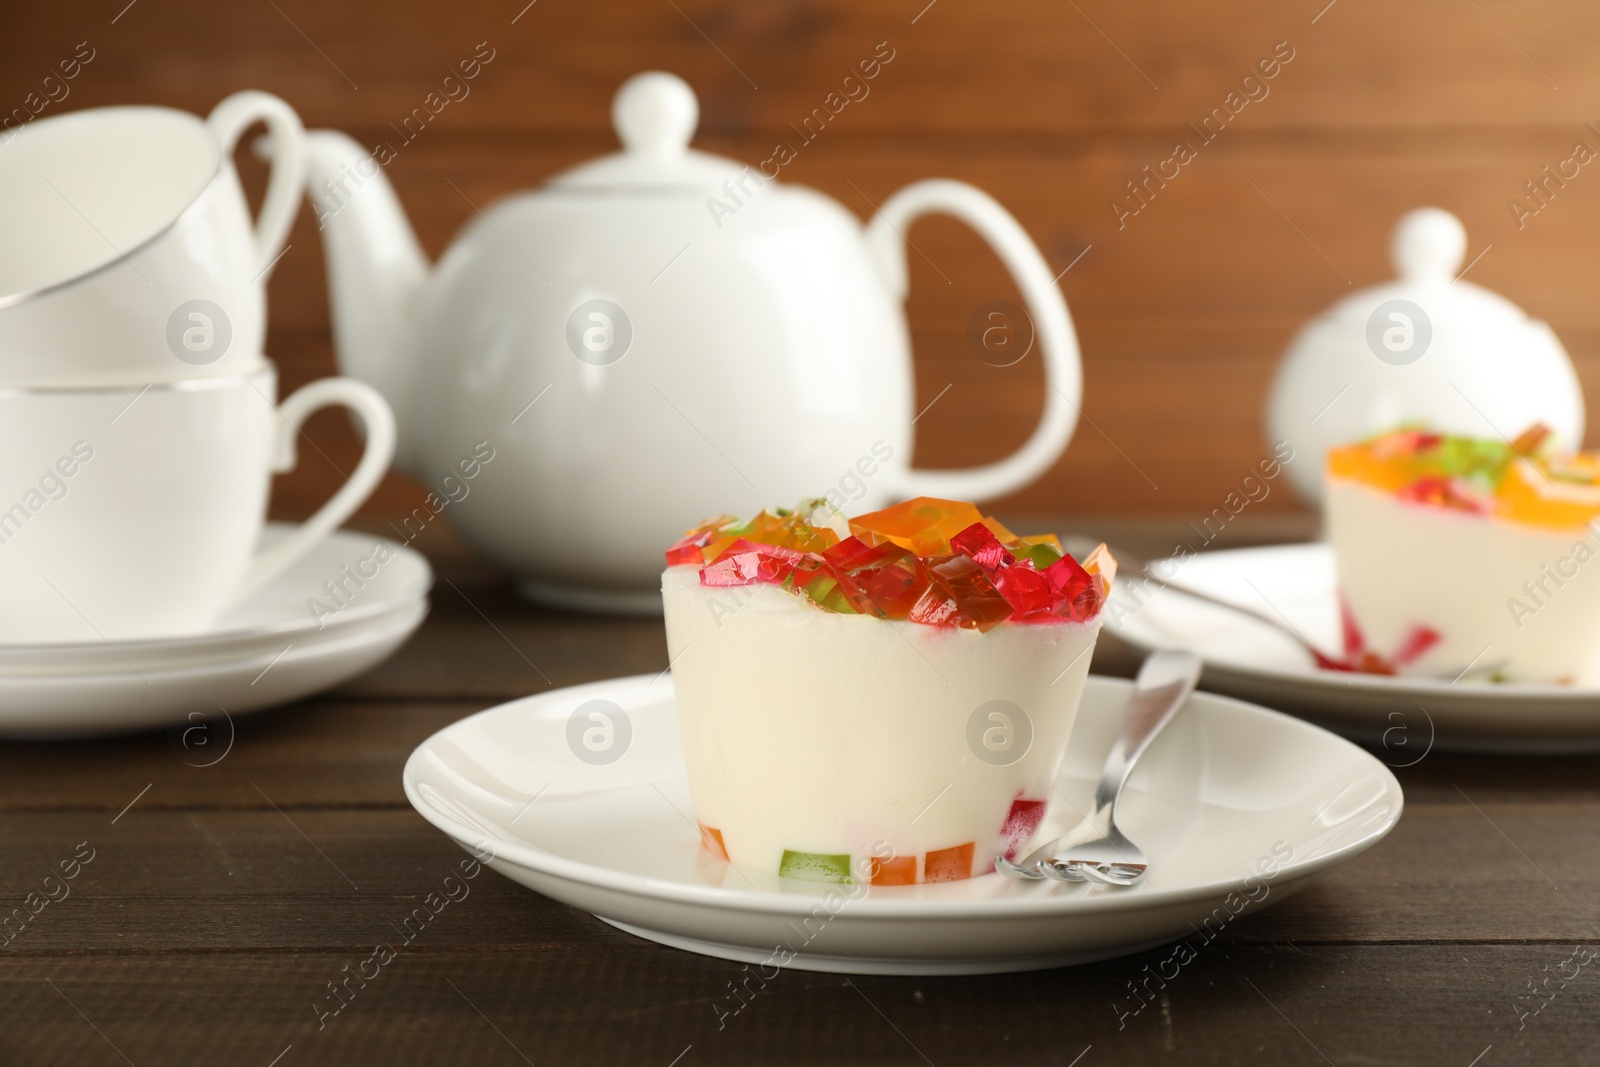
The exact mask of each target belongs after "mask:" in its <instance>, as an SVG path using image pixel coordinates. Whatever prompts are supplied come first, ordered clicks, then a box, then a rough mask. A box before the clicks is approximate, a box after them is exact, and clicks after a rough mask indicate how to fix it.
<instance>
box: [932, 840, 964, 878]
mask: <svg viewBox="0 0 1600 1067" xmlns="http://www.w3.org/2000/svg"><path fill="white" fill-rule="evenodd" d="M972 852H973V843H972V842H971V841H968V842H967V843H966V844H964V845H957V846H956V847H955V848H941V849H938V850H937V851H934V852H930V853H928V854H927V856H926V857H925V858H924V860H923V864H922V880H923V881H924V882H959V881H961V880H962V879H963V878H971V877H972Z"/></svg>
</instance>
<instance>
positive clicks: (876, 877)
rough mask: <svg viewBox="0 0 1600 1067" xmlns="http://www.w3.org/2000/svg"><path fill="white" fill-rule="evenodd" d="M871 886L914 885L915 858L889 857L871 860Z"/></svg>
mask: <svg viewBox="0 0 1600 1067" xmlns="http://www.w3.org/2000/svg"><path fill="white" fill-rule="evenodd" d="M872 884H873V885H916V884H917V857H915V856H890V857H889V858H888V859H881V860H880V859H876V858H874V859H873V860H872Z"/></svg>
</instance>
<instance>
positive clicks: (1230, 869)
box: [404, 675, 1403, 977]
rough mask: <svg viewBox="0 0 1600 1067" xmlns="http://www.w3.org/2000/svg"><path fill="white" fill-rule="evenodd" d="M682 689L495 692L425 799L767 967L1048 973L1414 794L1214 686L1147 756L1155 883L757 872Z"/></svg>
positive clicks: (1089, 696)
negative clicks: (855, 880)
mask: <svg viewBox="0 0 1600 1067" xmlns="http://www.w3.org/2000/svg"><path fill="white" fill-rule="evenodd" d="M1130 687H1131V683H1128V682H1125V681H1121V680H1118V679H1109V678H1098V677H1091V678H1090V679H1089V684H1088V688H1087V690H1086V691H1085V693H1084V698H1083V706H1082V711H1081V713H1080V717H1079V722H1078V725H1077V727H1076V728H1075V732H1074V734H1073V740H1072V745H1071V749H1070V751H1069V753H1068V756H1067V760H1066V763H1065V765H1064V766H1063V768H1062V772H1061V776H1060V778H1059V779H1058V785H1059V788H1060V791H1061V795H1060V796H1058V797H1056V798H1054V802H1053V803H1052V806H1051V812H1050V815H1049V816H1048V817H1047V819H1046V821H1045V824H1044V826H1042V827H1041V828H1040V834H1041V838H1042V837H1043V836H1044V835H1054V834H1056V833H1059V832H1060V830H1061V829H1063V828H1064V827H1065V825H1066V823H1067V822H1069V821H1076V820H1075V818H1073V810H1072V809H1073V807H1074V806H1076V807H1077V808H1079V809H1086V808H1087V805H1088V802H1089V799H1090V797H1091V796H1092V794H1093V792H1094V780H1095V778H1096V777H1097V775H1098V772H1099V767H1100V764H1101V763H1102V761H1103V760H1104V758H1105V753H1106V751H1107V750H1108V749H1109V748H1110V745H1111V737H1112V734H1113V733H1114V731H1115V729H1116V725H1117V722H1118V721H1119V719H1120V717H1121V712H1122V709H1123V707H1124V705H1125V704H1126V702H1127V698H1128V692H1129V689H1130ZM591 700H607V701H611V702H612V703H614V704H616V705H617V706H619V707H620V708H622V709H623V711H624V712H625V713H626V716H627V720H628V722H627V726H626V728H624V727H623V726H622V725H621V723H620V722H619V723H615V724H614V725H613V731H614V732H613V737H614V738H623V737H625V736H626V737H627V740H626V742H625V743H622V742H614V743H620V744H625V748H624V749H623V754H622V755H621V756H620V758H617V759H616V760H615V761H614V762H611V763H609V764H605V765H599V766H596V765H593V764H591V763H589V762H586V761H585V760H582V759H580V758H579V757H578V756H577V755H576V751H577V750H580V749H582V740H581V729H582V727H586V726H589V725H590V723H589V721H587V720H586V719H577V720H576V722H577V723H578V724H580V725H579V727H578V729H574V728H573V720H574V712H575V711H576V710H577V709H578V707H579V706H580V705H582V704H584V703H585V702H586V701H591ZM672 701H673V696H672V681H671V679H670V678H668V677H661V676H658V677H657V678H650V677H647V676H643V675H640V676H637V677H632V678H618V679H614V680H611V681H605V682H596V683H593V684H590V685H583V686H576V687H573V688H569V689H562V690H558V691H556V692H552V693H544V694H541V695H539V696H534V697H527V698H524V699H522V700H518V701H515V702H513V703H510V704H504V705H501V706H500V707H496V708H491V709H489V710H488V711H484V712H480V713H479V714H477V715H473V716H471V717H470V718H467V719H463V720H462V721H460V722H458V723H455V724H454V725H452V726H449V727H447V728H446V729H444V730H441V731H440V732H439V733H437V734H435V735H434V736H433V737H431V738H429V739H428V740H427V741H426V742H424V743H423V744H422V745H421V746H419V747H418V748H417V750H416V751H415V752H413V753H412V754H411V758H410V759H409V760H407V762H406V767H405V775H404V782H405V791H406V796H407V798H409V799H410V801H411V803H412V805H413V806H415V807H416V809H417V810H418V811H419V812H421V814H422V816H423V818H425V819H427V820H428V821H429V822H431V823H433V825H434V826H436V827H438V828H439V829H440V830H443V831H444V832H445V833H446V834H448V835H450V837H452V838H454V839H455V841H456V842H457V843H458V844H460V845H461V846H462V847H463V848H465V849H467V850H468V851H472V852H476V853H477V854H479V855H483V854H484V853H485V852H490V851H492V854H493V858H492V859H490V860H489V861H488V862H489V864H490V865H491V866H493V867H494V868H495V869H496V870H498V871H499V872H501V873H502V874H504V875H506V876H507V877H508V878H511V879H513V880H514V881H517V882H520V883H521V884H523V885H525V886H528V887H529V888H532V889H536V890H538V891H539V892H541V893H544V894H545V895H547V896H550V897H554V898H555V899H557V900H560V901H563V902H565V903H568V904H571V905H572V906H574V907H577V908H582V909H584V910H585V911H590V912H593V913H594V914H596V915H597V916H599V917H600V918H602V919H604V920H605V921H606V922H608V923H611V924H612V925H613V926H616V927H618V928H620V929H623V930H626V931H628V932H629V933H633V934H637V935H638V936H640V937H643V938H648V939H650V940H652V941H658V942H660V943H662V944H665V945H671V946H673V947H676V948H683V949H688V950H690V951H693V952H701V953H705V954H707V955H711V956H719V957H722V958H724V959H732V960H739V961H742V962H746V963H755V964H761V963H765V962H768V961H772V960H773V959H774V952H775V950H778V949H783V950H785V951H786V952H793V953H795V955H794V957H793V959H792V960H790V961H789V962H788V965H789V966H793V967H798V968H801V969H804V970H819V971H838V972H843V973H850V974H983V973H991V972H1001V971H1023V970H1036V969H1040V968H1045V967H1056V966H1061V965H1064V964H1071V963H1085V962H1089V961H1092V960H1099V959H1106V958H1109V957H1112V956H1119V955H1124V954H1126V953H1130V952H1136V951H1139V950H1140V949H1143V948H1147V947H1150V946H1152V945H1156V944H1161V943H1163V942H1166V941H1171V940H1174V939H1176V938H1179V937H1183V936H1185V935H1188V936H1190V937H1201V938H1203V937H1204V936H1205V934H1206V933H1207V932H1209V933H1210V935H1211V936H1215V934H1216V932H1217V930H1218V929H1220V927H1221V926H1223V925H1225V924H1226V923H1228V922H1231V921H1232V920H1233V919H1234V918H1235V917H1236V916H1237V915H1239V914H1243V913H1244V912H1246V911H1250V910H1254V909H1255V908H1257V907H1260V906H1264V905H1266V904H1269V903H1275V902H1276V901H1278V900H1281V899H1283V898H1285V897H1287V896H1288V895H1290V894H1291V893H1293V892H1295V891H1297V890H1299V889H1301V888H1304V887H1305V886H1306V885H1308V884H1309V883H1310V882H1311V880H1313V879H1314V878H1316V877H1317V876H1319V875H1321V874H1323V873H1325V872H1327V871H1328V870H1329V869H1331V868H1332V867H1334V866H1336V865H1337V864H1339V863H1342V862H1343V861H1345V860H1347V859H1349V858H1350V857H1352V856H1354V855H1356V854H1358V853H1360V852H1362V851H1364V850H1365V849H1367V848H1369V847H1371V846H1372V845H1373V844H1375V843H1376V842H1377V841H1378V840H1379V839H1381V838H1382V837H1383V836H1384V835H1385V834H1386V833H1388V832H1389V830H1390V829H1391V828H1392V827H1393V826H1394V824H1395V823H1396V822H1397V821H1398V820H1399V818H1400V809H1401V805H1402V803H1403V800H1402V797H1401V793H1400V786H1399V783H1397V782H1396V781H1395V779H1394V776H1393V775H1392V774H1390V773H1389V771H1388V769H1387V768H1386V767H1384V766H1383V764H1381V763H1379V762H1378V761H1377V760H1376V759H1374V758H1373V757H1372V756H1370V755H1368V754H1367V753H1366V752H1364V751H1362V750H1361V749H1359V748H1357V747H1356V746H1354V745H1352V744H1350V743H1349V742H1347V741H1343V740H1340V739H1339V738H1337V737H1335V736H1333V735H1332V734H1329V733H1327V732H1326V731H1323V730H1320V729H1318V728H1316V727H1314V726H1310V725H1308V724H1306V723H1303V722H1300V721H1298V720H1296V719H1292V718H1289V717H1287V716H1284V715H1279V714H1276V713H1275V712H1271V711H1267V710H1266V709H1264V708H1258V707H1254V706H1252V705H1249V704H1244V703H1241V702H1239V701H1235V700H1230V699H1228V698H1226V697H1217V696H1211V695H1209V694H1206V693H1196V694H1195V695H1194V696H1193V697H1192V698H1191V699H1190V700H1189V703H1188V705H1187V706H1186V707H1185V708H1184V709H1183V711H1182V712H1181V713H1180V715H1179V718H1178V719H1177V721H1176V722H1175V723H1174V724H1173V725H1172V726H1171V727H1170V728H1169V729H1168V731H1167V732H1166V733H1165V734H1164V735H1163V736H1162V737H1161V738H1159V739H1158V740H1157V741H1156V743H1155V744H1154V745H1153V746H1152V748H1151V749H1150V751H1149V753H1148V754H1147V755H1146V757H1145V759H1144V761H1143V762H1141V763H1140V765H1139V767H1138V769H1137V770H1136V771H1135V773H1134V777H1133V781H1132V783H1131V785H1130V790H1131V792H1130V793H1129V794H1128V796H1127V798H1126V800H1125V803H1124V807H1123V809H1122V813H1121V822H1122V824H1123V827H1124V829H1125V830H1126V831H1127V832H1128V834H1129V836H1130V837H1132V838H1133V839H1134V840H1136V841H1138V842H1139V843H1140V844H1141V845H1142V846H1143V847H1144V848H1145V850H1146V852H1148V853H1149V854H1150V857H1151V867H1150V873H1149V875H1148V877H1147V879H1146V881H1145V882H1143V883H1141V884H1140V885H1138V886H1136V887H1134V888H1132V889H1113V888H1111V887H1109V886H1101V885H1095V886H1088V885H1083V884H1077V885H1063V884H1058V883H1037V882H1029V883H1022V882H1014V881H1011V880H1010V879H1007V878H1005V877H1003V876H1001V875H998V874H989V875H985V876H983V877H980V878H973V879H970V880H968V881H964V882H947V883H942V884H936V885H917V886H895V887H868V886H861V885H854V886H834V885H823V884H819V883H815V882H805V881H795V880H791V879H784V878H779V877H777V876H776V875H770V874H761V873H758V872H751V871H743V870H740V869H738V868H734V867H732V866H730V865H729V864H727V863H725V862H724V861H722V860H720V859H718V858H717V857H716V856H714V855H713V854H712V853H710V852H708V851H706V850H704V849H702V848H701V847H700V842H699V834H698V832H697V830H696V828H695V824H694V819H693V810H692V806H691V803H690V799H689V791H688V784H687V782H686V780H685V778H684V771H683V759H682V755H681V752H680V749H679V740H678V728H677V713H676V710H675V709H674V706H673V702H672ZM758 710H759V709H752V711H753V713H758ZM569 737H576V738H577V739H576V740H574V741H572V742H571V743H570V744H569V741H568V738H569ZM583 751H585V754H586V755H588V756H590V758H593V755H592V753H589V752H588V751H587V750H586V749H584V750H583ZM1275 846H1276V847H1277V849H1278V856H1279V857H1287V858H1286V859H1284V860H1283V862H1282V863H1281V865H1280V866H1279V869H1277V870H1276V872H1275V873H1274V874H1272V875H1270V876H1267V877H1264V878H1263V877H1259V876H1256V875H1251V874H1250V871H1251V868H1252V867H1255V866H1257V865H1258V864H1260V863H1268V864H1271V863H1273V862H1274V852H1273V850H1274V847H1275ZM1286 850H1287V851H1286ZM1247 876H1248V877H1247ZM1197 930H1198V931H1200V932H1199V933H1196V931H1197ZM1180 950H1181V947H1180V949H1175V950H1174V951H1180ZM781 958H782V957H781V955H780V957H779V959H781ZM769 977H770V976H769Z"/></svg>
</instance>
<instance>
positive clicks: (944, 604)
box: [909, 556, 1011, 630]
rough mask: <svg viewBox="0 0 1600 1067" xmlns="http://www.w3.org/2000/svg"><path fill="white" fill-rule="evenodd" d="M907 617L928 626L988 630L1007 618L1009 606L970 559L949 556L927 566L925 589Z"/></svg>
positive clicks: (1009, 611) (1008, 616) (1009, 613)
mask: <svg viewBox="0 0 1600 1067" xmlns="http://www.w3.org/2000/svg"><path fill="white" fill-rule="evenodd" d="M909 617H910V619H911V621H912V622H921V623H927V624H928V625H931V626H961V627H965V628H967V629H972V630H992V629H993V628H994V627H996V626H998V625H999V624H1000V623H1002V622H1004V621H1005V620H1006V619H1008V618H1010V617H1011V605H1010V603H1008V602H1007V600H1006V598H1005V597H1003V596H1001V595H1000V594H999V592H997V591H996V590H995V587H994V585H993V583H991V582H990V581H989V578H988V576H987V575H986V574H984V572H983V568H982V567H980V566H978V564H977V563H976V562H975V561H974V560H972V559H970V558H968V557H967V556H951V557H950V558H948V559H946V560H943V561H941V562H939V563H937V564H935V565H933V566H932V567H929V568H928V588H927V591H926V592H924V593H923V594H922V596H921V598H920V599H918V601H917V602H916V604H915V605H914V606H913V607H912V608H911V614H910V616H909Z"/></svg>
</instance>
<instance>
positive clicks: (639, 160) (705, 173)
mask: <svg viewBox="0 0 1600 1067" xmlns="http://www.w3.org/2000/svg"><path fill="white" fill-rule="evenodd" d="M699 121H700V101H699V100H698V99H696V97H695V95H694V90H693V89H691V88H689V83H688V82H686V81H684V80H683V79H682V78H680V77H678V76H677V75H676V74H668V73H666V72H665V71H659V70H652V71H645V72H644V73H642V74H635V75H634V76H633V77H631V78H629V79H628V80H627V81H625V82H623V83H622V86H621V88H619V89H618V90H617V95H616V96H615V97H613V98H612V101H611V125H612V127H613V128H614V129H615V130H616V131H617V139H618V140H619V141H621V142H622V151H621V152H615V153H612V154H611V155H607V156H600V157H599V158H597V159H592V160H590V161H589V162H587V163H580V164H579V165H578V166H576V167H573V168H572V169H570V170H566V171H562V172H561V173H560V174H557V175H555V176H554V177H552V178H551V179H550V182H549V184H550V185H551V186H552V187H554V188H556V189H570V190H584V191H599V192H604V191H611V192H623V191H632V192H635V193H640V194H648V193H653V192H654V193H672V192H699V193H701V194H702V195H704V193H705V192H706V191H708V190H715V189H719V188H720V187H721V185H722V183H723V182H725V181H728V180H730V179H735V180H736V179H738V178H739V176H740V175H741V174H742V173H744V171H745V170H747V169H748V168H746V167H745V166H744V165H743V164H740V163H736V162H734V161H733V160H731V159H727V158H726V157H723V156H718V155H712V154H711V153H709V152H697V151H695V150H694V149H692V148H690V147H689V141H690V139H691V138H693V137H694V131H695V127H696V126H697V125H698V124H699Z"/></svg>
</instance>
